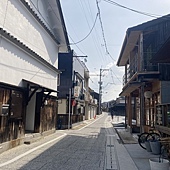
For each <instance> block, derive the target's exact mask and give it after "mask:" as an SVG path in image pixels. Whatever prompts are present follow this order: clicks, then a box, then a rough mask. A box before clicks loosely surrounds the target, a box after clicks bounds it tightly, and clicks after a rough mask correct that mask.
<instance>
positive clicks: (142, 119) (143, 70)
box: [117, 15, 170, 132]
mask: <svg viewBox="0 0 170 170" xmlns="http://www.w3.org/2000/svg"><path fill="white" fill-rule="evenodd" d="M168 18H169V15H167V16H163V17H161V18H158V19H155V20H152V21H149V22H146V23H143V24H140V25H137V26H135V27H132V28H128V30H127V33H126V36H125V39H124V42H123V45H122V49H121V53H120V56H119V59H118V62H117V65H118V66H124V68H125V75H124V77H123V88H122V92H121V93H120V96H125V98H126V119H127V125H128V126H129V127H130V128H133V126H132V119H133V118H135V120H136V126H137V127H140V131H141V132H144V131H148V130H149V129H150V128H151V127H155V126H156V125H157V124H159V125H162V124H163V122H162V120H161V115H160V114H159V113H158V109H157V108H158V107H159V105H160V104H165V103H169V101H170V97H169V96H170V95H169V87H170V86H169V85H170V81H169V80H170V79H169V72H168V70H169V64H168V63H167V62H165V63H159V61H158V62H155V61H154V60H155V58H156V55H158V54H159V51H160V49H161V48H162V46H163V44H165V42H167V40H168V38H169V37H170V21H169V20H168ZM159 56H160V54H159ZM160 57H161V56H160ZM167 57H168V55H167ZM165 117H166V118H165V119H166V120H167V116H165Z"/></svg>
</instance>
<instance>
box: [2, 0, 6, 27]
mask: <svg viewBox="0 0 170 170" xmlns="http://www.w3.org/2000/svg"><path fill="white" fill-rule="evenodd" d="M6 6H7V0H3V1H2V0H1V5H0V16H1V17H0V23H1V24H0V25H3V23H4V18H5V10H6Z"/></svg>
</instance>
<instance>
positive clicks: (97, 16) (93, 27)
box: [70, 13, 99, 45]
mask: <svg viewBox="0 0 170 170" xmlns="http://www.w3.org/2000/svg"><path fill="white" fill-rule="evenodd" d="M98 15H99V13H97V14H96V19H95V21H94V24H93V26H92V28H91V30H90V32H89V33H88V34H87V35H86V36H85V37H84V38H83V39H82V40H80V41H78V42H76V43H70V45H75V44H78V43H81V42H82V41H84V40H85V39H86V38H87V37H88V36H89V35H90V34H91V33H92V31H93V29H94V27H95V24H96V21H97V17H98Z"/></svg>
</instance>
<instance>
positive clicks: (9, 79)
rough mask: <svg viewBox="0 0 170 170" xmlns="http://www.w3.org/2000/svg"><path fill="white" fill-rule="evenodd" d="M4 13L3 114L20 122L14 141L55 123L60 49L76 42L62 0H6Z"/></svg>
mask: <svg viewBox="0 0 170 170" xmlns="http://www.w3.org/2000/svg"><path fill="white" fill-rule="evenodd" d="M0 15H1V17H0V70H1V74H0V110H1V112H2V113H3V112H4V115H5V114H6V115H5V116H4V115H2V114H1V115H0V116H1V119H4V121H9V120H11V125H13V127H15V128H16V129H15V131H17V133H15V134H14V133H11V134H12V135H11V137H10V138H8V139H6V140H7V141H10V140H12V139H16V138H19V137H20V135H21V136H22V134H24V132H25V130H27V131H32V132H44V131H48V130H51V129H54V128H55V123H56V122H55V121H56V120H55V115H56V110H57V109H56V107H57V104H56V97H57V84H58V75H59V73H60V71H59V70H58V53H59V52H68V51H69V50H70V48H69V46H68V44H69V42H68V37H67V33H66V28H65V24H64V19H63V15H62V11H61V6H60V2H59V0H42V1H38V0H3V1H1V3H0ZM14 98H15V100H14ZM7 99H8V100H7ZM16 101H20V102H16ZM6 105H7V106H8V107H7V109H6V111H5V110H4V106H6ZM42 122H46V123H45V124H43V123H42ZM17 125H18V127H17ZM3 126H4V125H1V126H0V130H1V131H2V130H4V131H5V129H4V128H3ZM9 126H10V125H9ZM21 129H22V130H21ZM10 131H13V130H12V129H10ZM5 138H6V137H5V136H4V137H3V139H2V141H1V142H5Z"/></svg>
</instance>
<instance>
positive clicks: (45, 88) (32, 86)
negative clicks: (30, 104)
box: [22, 79, 59, 93]
mask: <svg viewBox="0 0 170 170" xmlns="http://www.w3.org/2000/svg"><path fill="white" fill-rule="evenodd" d="M22 81H23V83H24V84H25V85H26V86H25V87H28V86H29V88H30V90H31V89H35V88H36V89H38V90H43V91H44V92H56V93H58V92H59V91H57V90H54V89H50V88H48V87H45V86H42V85H39V84H36V83H34V82H31V81H28V80H25V79H22ZM56 88H57V87H56Z"/></svg>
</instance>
